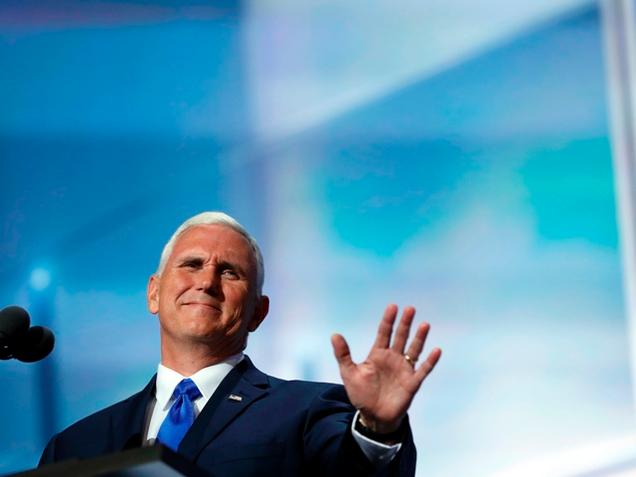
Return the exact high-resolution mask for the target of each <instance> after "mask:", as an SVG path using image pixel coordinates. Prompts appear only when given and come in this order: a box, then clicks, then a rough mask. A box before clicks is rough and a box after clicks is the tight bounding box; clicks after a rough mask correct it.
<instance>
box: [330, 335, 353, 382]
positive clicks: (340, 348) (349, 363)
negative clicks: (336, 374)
mask: <svg viewBox="0 0 636 477" xmlns="http://www.w3.org/2000/svg"><path fill="white" fill-rule="evenodd" d="M331 346H333V354H334V356H335V357H336V361H338V366H339V367H340V374H344V373H346V372H347V371H349V370H350V369H352V368H355V363H354V362H353V360H352V359H351V351H350V350H349V345H348V344H347V341H346V340H345V339H344V337H343V336H342V335H339V334H334V335H332V336H331Z"/></svg>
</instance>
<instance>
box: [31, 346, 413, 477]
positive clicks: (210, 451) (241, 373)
mask: <svg viewBox="0 0 636 477" xmlns="http://www.w3.org/2000/svg"><path fill="white" fill-rule="evenodd" d="M154 388H155V377H153V378H152V380H151V381H150V382H149V383H148V385H147V386H146V387H145V388H144V389H143V390H142V391H141V392H139V393H137V394H135V395H133V396H131V397H129V398H128V399H126V400H124V401H121V402H119V403H117V404H115V405H113V406H110V407H108V408H106V409H104V410H102V411H99V412H97V413H95V414H92V415H91V416H88V417H86V418H84V419H82V420H80V421H78V422H77V423H75V424H73V425H72V426H70V427H69V428H67V429H66V430H64V431H63V432H61V433H59V434H57V435H55V436H53V438H52V439H51V440H50V441H49V443H48V445H47V446H46V449H45V450H44V453H43V454H42V458H41V459H40V465H44V464H47V463H52V462H57V461H62V460H66V459H71V458H80V459H85V458H91V457H96V456H99V455H103V454H108V453H113V452H117V451H120V450H123V449H128V448H133V447H138V446H140V445H141V442H142V434H143V432H144V425H145V416H146V410H147V407H148V403H149V402H150V400H151V399H152V398H153V396H154ZM230 394H234V395H237V396H240V397H241V398H242V399H241V400H240V401H239V400H236V399H229V397H228V396H229V395H230ZM354 411H355V410H354V408H353V407H352V406H351V404H350V403H349V401H348V399H347V395H346V392H345V390H344V387H343V386H341V385H335V384H324V383H314V382H307V381H284V380H281V379H277V378H274V377H272V376H268V375H266V374H264V373H262V372H261V371H259V370H258V369H256V368H255V367H254V365H253V364H252V363H251V361H250V360H249V358H247V357H245V359H244V360H243V361H241V363H239V364H238V365H237V366H236V367H235V368H234V369H233V370H232V371H231V372H230V373H229V374H228V375H227V376H226V378H225V379H224V380H223V381H222V383H221V384H220V385H219V387H218V389H217V390H216V391H215V393H214V394H213V396H212V397H211V398H210V400H209V401H208V403H207V404H206V405H205V407H204V408H203V410H202V411H201V413H200V414H199V416H198V417H197V419H196V420H195V421H194V424H193V425H192V427H191V428H190V430H189V431H188V433H187V434H186V436H185V437H184V439H183V441H182V442H181V444H180V446H179V450H178V452H179V454H181V455H183V456H185V457H186V458H187V459H188V460H190V461H192V462H194V463H195V464H196V465H198V466H199V467H201V468H202V469H204V470H207V471H208V472H210V473H211V474H212V475H214V476H219V477H223V476H242V477H244V476H256V475H259V476H263V475H276V476H300V475H302V476H319V475H325V476H327V475H328V476H330V477H331V476H334V475H343V476H344V475H346V476H355V475H361V476H362V475H364V476H412V475H414V473H415V446H414V444H413V439H412V435H411V432H410V429H409V430H408V431H407V433H406V435H405V439H404V442H403V445H402V448H401V449H400V451H399V453H398V454H397V455H396V457H395V458H394V459H393V460H392V461H391V462H390V463H389V464H388V465H384V466H381V467H375V466H373V465H371V463H370V462H369V461H368V460H367V459H366V457H365V456H364V454H363V453H362V451H361V450H360V448H359V447H358V445H357V443H356V442H355V440H354V439H353V436H352V434H351V431H350V427H351V421H352V419H353V415H354Z"/></svg>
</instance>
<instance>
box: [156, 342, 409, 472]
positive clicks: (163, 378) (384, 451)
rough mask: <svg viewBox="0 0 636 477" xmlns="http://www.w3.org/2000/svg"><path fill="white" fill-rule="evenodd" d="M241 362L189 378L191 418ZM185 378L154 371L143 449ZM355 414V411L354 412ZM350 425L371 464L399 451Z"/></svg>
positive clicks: (233, 359) (163, 369)
mask: <svg viewBox="0 0 636 477" xmlns="http://www.w3.org/2000/svg"><path fill="white" fill-rule="evenodd" d="M242 360H243V353H239V354H235V355H234V356H230V357H229V358H227V359H226V360H225V361H223V362H221V363H217V364H213V365H212V366H208V367H207V368H203V369H201V370H199V371H197V372H196V373H194V374H193V375H192V376H189V378H190V379H191V380H192V381H194V384H196V385H197V388H199V391H200V392H201V396H200V397H198V398H197V399H195V400H194V412H195V416H198V415H199V413H200V412H201V410H202V409H203V408H204V407H205V405H206V404H207V403H208V401H209V400H210V398H211V397H212V395H213V394H214V391H216V388H218V387H219V384H221V381H223V379H224V378H225V377H226V376H227V375H228V374H229V373H230V371H232V369H233V368H234V366H236V365H237V364H239V363H240V362H241V361H242ZM187 377H188V376H182V375H181V374H179V373H177V372H176V371H174V370H172V369H170V368H167V367H165V366H164V365H163V364H161V363H160V364H159V366H158V367H157V380H156V383H155V396H154V399H152V400H151V401H150V402H149V403H148V408H147V409H146V424H145V433H144V442H145V445H152V444H154V442H155V440H156V439H157V434H158V433H159V428H160V427H161V424H162V423H163V420H164V419H165V418H166V416H167V415H168V411H169V410H170V407H171V406H172V404H173V402H174V399H172V393H173V392H174V389H175V388H176V387H177V384H179V383H180V382H181V380H183V379H186V378H187ZM358 412H359V411H358ZM357 418H358V413H356V415H355V417H354V419H353V423H355V422H356V419H357ZM353 423H352V424H351V433H352V434H353V438H354V439H355V440H356V442H357V443H358V445H359V446H360V449H362V452H363V453H364V455H366V456H367V459H369V460H370V461H371V462H373V463H374V464H379V463H382V462H389V461H390V460H391V459H393V457H394V456H395V454H397V452H398V451H399V450H400V447H401V446H402V444H399V443H398V444H393V445H388V444H383V443H381V442H377V441H374V440H372V439H369V438H368V437H365V436H363V435H362V434H360V433H359V432H358V431H356V430H355V429H354V426H353Z"/></svg>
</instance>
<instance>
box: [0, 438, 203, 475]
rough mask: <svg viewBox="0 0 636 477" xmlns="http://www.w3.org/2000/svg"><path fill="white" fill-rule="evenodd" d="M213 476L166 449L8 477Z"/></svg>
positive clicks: (66, 463) (73, 462) (143, 449)
mask: <svg viewBox="0 0 636 477" xmlns="http://www.w3.org/2000/svg"><path fill="white" fill-rule="evenodd" d="M93 476H100V477H182V476H183V477H214V476H213V475H212V474H209V473H208V472H204V471H203V470H201V469H199V468H198V467H197V466H196V465H194V464H193V463H192V462H190V461H188V460H186V459H185V458H183V457H182V456H180V455H179V454H177V453H175V452H173V451H172V450H170V449H168V448H167V447H164V446H160V445H157V446H154V447H141V448H138V449H131V450H126V451H122V452H117V453H115V454H109V455H105V456H101V457H95V458H93V459H86V460H78V459H71V460H67V461H64V462H58V463H55V464H49V465H46V466H44V467H40V468H38V469H33V470H27V471H24V472H18V473H17V474H11V475H7V476H5V477H93Z"/></svg>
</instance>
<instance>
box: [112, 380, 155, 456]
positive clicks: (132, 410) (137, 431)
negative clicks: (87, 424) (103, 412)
mask: <svg viewBox="0 0 636 477" xmlns="http://www.w3.org/2000/svg"><path fill="white" fill-rule="evenodd" d="M156 378H157V376H156V375H155V376H153V377H152V379H151V380H150V382H149V383H148V384H147V385H146V387H145V388H144V389H143V390H141V392H138V393H137V394H134V395H133V396H131V397H129V398H128V399H126V400H125V401H124V402H122V403H121V406H122V407H121V408H120V409H119V412H117V413H116V414H113V416H112V418H111V425H112V428H111V431H112V445H113V451H120V450H125V449H132V448H135V447H141V445H142V443H143V441H142V439H143V433H144V427H145V423H146V411H147V409H148V403H149V402H150V400H151V399H152V398H153V393H154V389H155V379H156Z"/></svg>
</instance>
